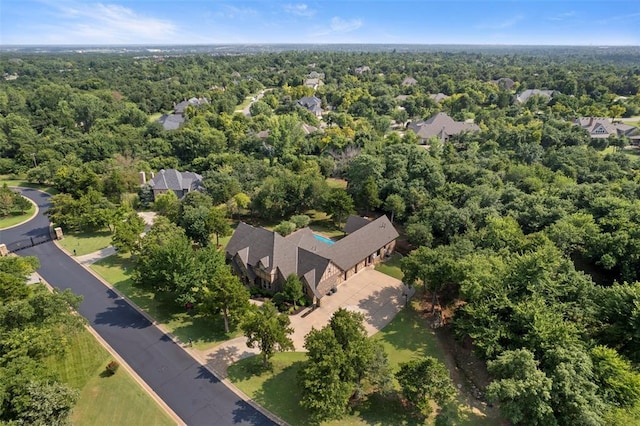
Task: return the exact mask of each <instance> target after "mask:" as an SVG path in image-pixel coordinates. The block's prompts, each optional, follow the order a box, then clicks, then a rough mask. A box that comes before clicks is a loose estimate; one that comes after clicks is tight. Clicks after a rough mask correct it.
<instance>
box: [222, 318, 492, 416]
mask: <svg viewBox="0 0 640 426" xmlns="http://www.w3.org/2000/svg"><path fill="white" fill-rule="evenodd" d="M374 338H375V339H378V340H379V341H380V342H381V343H382V344H383V346H384V348H385V350H386V352H387V354H388V356H389V362H390V364H391V366H392V368H393V370H394V371H396V370H397V368H398V364H399V363H400V362H404V361H408V360H410V359H412V358H416V357H421V356H425V355H429V356H434V357H436V358H438V359H440V360H444V353H443V351H442V349H441V347H440V345H439V343H438V341H437V339H436V336H435V334H434V333H433V331H432V330H431V329H430V328H429V327H428V325H427V324H426V321H425V320H423V319H422V318H421V317H420V316H419V315H418V313H417V312H416V311H415V310H413V309H405V310H403V311H401V312H400V313H399V314H398V315H397V316H396V317H395V318H394V319H393V321H391V323H390V324H389V325H387V326H386V327H385V328H384V329H383V330H382V331H380V332H379V333H378V334H376V335H375V336H374ZM304 360H305V355H304V354H303V353H285V354H277V355H276V356H275V357H274V358H273V362H272V367H273V368H272V369H271V371H267V372H262V371H261V369H260V362H261V360H260V357H259V356H254V357H251V358H246V359H244V360H241V361H239V362H237V363H235V364H234V365H232V366H231V367H229V370H228V371H229V379H230V380H231V381H232V382H233V383H234V384H235V385H236V386H238V388H240V389H241V390H242V391H243V392H244V393H246V394H247V395H249V397H251V398H252V399H253V400H255V401H256V402H257V403H258V404H260V405H262V406H263V407H265V408H266V409H267V410H269V411H271V412H273V413H275V414H276V415H278V416H279V417H281V418H282V419H283V420H285V421H286V422H288V423H289V424H291V425H305V424H308V413H307V412H305V410H303V409H302V408H300V407H299V406H298V400H299V397H298V395H299V393H300V390H299V389H298V388H297V385H295V383H296V373H297V371H298V370H299V369H300V367H301V365H302V363H303V362H304ZM460 409H461V413H462V414H461V419H460V422H459V423H458V424H460V425H468V426H490V425H495V424H498V423H499V421H498V419H495V418H487V417H484V415H483V414H481V413H473V412H472V411H471V409H470V408H469V407H468V406H466V405H464V404H462V403H461V404H460ZM407 411H408V410H407V409H406V408H405V407H403V406H402V405H401V403H400V401H399V400H398V399H396V398H393V397H389V398H386V397H382V396H379V395H371V396H369V397H368V398H367V399H366V400H364V401H362V402H361V403H360V404H359V405H358V406H357V407H355V410H354V413H353V415H351V416H349V417H347V418H345V419H342V420H340V421H333V422H328V423H323V424H325V425H331V426H334V425H335V426H338V425H363V426H364V425H415V424H421V423H419V422H418V420H417V419H416V418H414V417H412V416H411V415H410V414H409V413H408V412H407ZM431 420H433V417H432V418H431Z"/></svg>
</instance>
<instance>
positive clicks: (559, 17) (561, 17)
mask: <svg viewBox="0 0 640 426" xmlns="http://www.w3.org/2000/svg"><path fill="white" fill-rule="evenodd" d="M573 16H576V12H575V11H573V10H572V11H570V12H565V13H561V14H559V15H556V16H552V17H550V18H547V19H548V20H549V21H564V20H565V19H567V18H571V17H573Z"/></svg>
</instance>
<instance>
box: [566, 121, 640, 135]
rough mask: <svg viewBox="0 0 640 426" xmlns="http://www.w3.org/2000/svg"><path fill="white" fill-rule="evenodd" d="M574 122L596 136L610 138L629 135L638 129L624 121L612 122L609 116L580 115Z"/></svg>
mask: <svg viewBox="0 0 640 426" xmlns="http://www.w3.org/2000/svg"><path fill="white" fill-rule="evenodd" d="M573 122H574V124H577V125H579V126H580V127H582V128H583V129H585V130H586V131H587V132H589V135H590V136H591V137H592V138H594V139H598V138H608V137H609V136H628V135H630V134H631V133H633V131H634V130H636V127H635V126H630V125H628V124H624V123H612V122H611V120H610V119H609V118H604V117H579V118H576V119H575V120H574V121H573Z"/></svg>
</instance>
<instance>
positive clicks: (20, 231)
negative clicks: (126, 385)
mask: <svg viewBox="0 0 640 426" xmlns="http://www.w3.org/2000/svg"><path fill="white" fill-rule="evenodd" d="M21 192H22V194H23V195H25V196H26V197H28V198H30V199H31V200H33V201H34V202H36V204H38V207H39V209H40V211H39V212H38V214H37V216H36V217H34V218H33V219H32V220H31V221H29V222H27V223H25V224H23V225H20V226H17V227H15V228H11V229H7V230H4V231H0V242H1V243H10V242H14V241H17V240H21V239H25V238H28V237H30V236H35V235H40V234H42V233H43V232H46V231H47V230H48V226H49V220H48V218H47V216H45V215H44V212H45V211H46V209H47V208H48V207H49V195H48V194H45V193H43V192H40V191H36V190H33V189H21ZM18 254H20V255H21V256H37V257H38V258H39V259H40V269H39V270H38V272H39V273H40V275H41V276H42V277H43V278H44V279H45V280H46V281H47V282H49V283H50V284H51V285H52V286H54V287H58V288H61V289H67V288H68V289H71V291H73V292H74V293H75V294H79V295H82V296H83V297H84V300H83V302H82V304H81V305H80V308H79V309H78V311H79V312H80V314H81V315H82V316H84V317H85V318H86V319H87V320H88V321H89V323H90V324H91V326H92V327H93V328H94V329H95V330H96V331H97V332H98V334H100V336H102V338H103V339H104V340H106V341H107V343H109V345H111V347H112V348H113V349H114V350H116V351H117V352H118V354H120V356H121V357H122V358H123V359H124V360H126V362H127V363H128V364H129V365H130V366H131V367H132V368H133V369H134V370H135V371H136V373H137V374H138V375H139V376H140V377H141V378H142V379H143V380H144V381H145V382H146V383H147V384H148V385H149V386H150V387H151V388H152V389H153V390H154V391H155V392H156V394H157V395H158V396H159V397H160V398H162V399H163V400H164V402H165V403H166V404H167V405H168V406H169V407H171V409H172V410H173V411H174V412H175V413H176V414H177V415H178V416H180V418H181V419H182V420H183V421H184V422H185V423H186V424H188V425H194V426H197V425H274V424H275V423H273V422H272V421H271V420H270V419H268V418H267V417H266V416H265V415H264V414H262V413H260V412H259V411H257V410H256V409H255V408H254V407H252V406H251V405H250V404H248V403H247V402H245V401H243V400H242V399H240V398H239V397H238V396H237V395H236V394H235V393H233V392H232V391H231V390H230V389H229V388H227V387H226V386H225V385H224V384H223V383H222V382H220V381H219V380H218V379H217V378H216V377H215V376H214V375H213V374H211V372H210V371H209V370H207V369H206V368H204V367H203V366H202V365H201V364H199V363H198V362H196V361H195V360H194V359H193V358H192V357H191V356H190V355H189V354H187V353H186V352H185V351H184V350H183V349H182V348H181V347H180V346H179V345H177V344H176V343H175V342H173V341H172V340H171V338H169V337H168V336H167V335H166V334H164V333H163V332H162V331H161V330H160V329H158V328H157V327H155V326H154V325H153V324H151V323H150V322H149V321H148V320H147V319H146V318H145V317H144V316H142V315H141V314H140V313H139V312H138V311H136V310H135V309H134V308H133V307H132V306H131V305H130V304H129V303H128V302H127V301H126V300H123V299H121V298H119V297H118V295H117V294H116V293H114V292H113V291H112V290H110V289H108V288H107V287H106V286H105V285H104V284H102V283H101V282H100V281H99V280H98V279H96V278H95V277H94V276H93V275H91V274H90V273H89V272H88V271H87V270H85V269H84V267H82V266H81V265H79V264H78V263H77V262H75V261H74V260H73V259H71V258H70V257H69V256H67V255H66V254H65V253H64V252H63V251H61V250H60V249H59V248H58V247H57V246H56V245H55V244H54V243H53V242H48V243H44V244H40V245H37V246H34V247H31V248H28V249H23V250H21V251H19V252H18Z"/></svg>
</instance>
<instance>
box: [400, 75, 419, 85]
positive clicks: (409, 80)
mask: <svg viewBox="0 0 640 426" xmlns="http://www.w3.org/2000/svg"><path fill="white" fill-rule="evenodd" d="M416 84H418V80H416V79H415V78H413V77H405V79H404V80H402V85H403V86H415V85H416Z"/></svg>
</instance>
